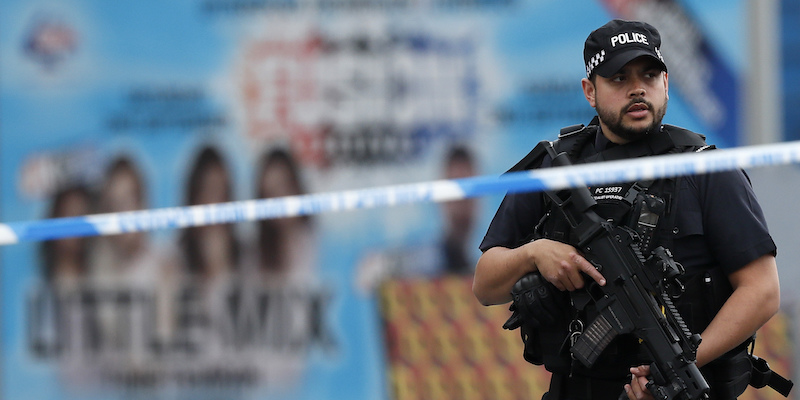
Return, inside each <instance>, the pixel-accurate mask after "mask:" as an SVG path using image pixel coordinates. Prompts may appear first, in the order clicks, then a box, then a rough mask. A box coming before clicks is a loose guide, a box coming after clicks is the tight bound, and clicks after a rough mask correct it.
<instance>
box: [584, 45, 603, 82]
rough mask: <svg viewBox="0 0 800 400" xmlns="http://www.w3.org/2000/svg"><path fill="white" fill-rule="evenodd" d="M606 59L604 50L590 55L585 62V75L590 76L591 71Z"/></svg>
mask: <svg viewBox="0 0 800 400" xmlns="http://www.w3.org/2000/svg"><path fill="white" fill-rule="evenodd" d="M605 59H606V51H605V50H600V52H599V53H597V54H595V55H594V56H592V58H590V59H589V62H588V63H587V64H586V77H587V78H588V77H590V76H592V71H594V69H595V68H596V67H597V66H598V65H600V63H601V62H603V61H604V60H605Z"/></svg>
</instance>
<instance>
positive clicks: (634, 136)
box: [595, 98, 667, 142]
mask: <svg viewBox="0 0 800 400" xmlns="http://www.w3.org/2000/svg"><path fill="white" fill-rule="evenodd" d="M637 103H642V104H644V105H646V106H647V109H648V110H650V111H652V112H653V123H651V124H650V126H647V127H645V128H639V129H636V128H633V127H631V126H629V125H625V124H624V123H623V122H622V120H623V117H624V116H625V114H627V112H628V109H629V108H630V107H631V106H632V105H634V104H637ZM595 110H596V111H597V116H598V117H599V118H600V120H601V121H603V122H604V123H605V124H606V126H607V127H608V129H609V130H611V132H613V133H614V134H616V135H617V136H619V137H621V138H623V139H625V140H626V141H628V142H635V141H637V140H639V139H641V138H643V137H645V136H647V135H648V134H649V133H651V132H658V131H659V130H660V129H661V121H662V120H663V119H664V115H665V114H666V113H667V102H664V106H663V107H661V108H659V109H654V108H653V104H652V103H650V102H649V101H647V100H645V99H642V98H635V99H632V100H631V101H630V102H628V104H627V105H626V106H625V107H623V108H622V110H620V111H619V112H618V113H615V112H613V111H611V110H609V109H604V108H603V107H602V106H601V105H600V103H597V105H596V107H595Z"/></svg>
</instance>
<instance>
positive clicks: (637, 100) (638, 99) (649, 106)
mask: <svg viewBox="0 0 800 400" xmlns="http://www.w3.org/2000/svg"><path fill="white" fill-rule="evenodd" d="M636 104H644V105H645V107H647V109H648V110H650V111H653V104H652V103H650V102H649V101H647V100H645V99H644V98H642V97H635V98H633V99H631V101H629V102H628V104H627V105H626V106H625V107H622V114H623V115H625V113H627V112H628V110H630V109H631V107H633V106H634V105H636Z"/></svg>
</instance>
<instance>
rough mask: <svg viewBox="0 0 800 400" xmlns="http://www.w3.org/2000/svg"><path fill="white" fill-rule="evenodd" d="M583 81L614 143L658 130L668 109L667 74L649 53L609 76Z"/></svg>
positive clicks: (631, 139)
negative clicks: (647, 55) (648, 55)
mask: <svg viewBox="0 0 800 400" xmlns="http://www.w3.org/2000/svg"><path fill="white" fill-rule="evenodd" d="M582 84H583V91H584V95H585V96H586V99H587V100H588V101H589V104H590V105H591V106H592V107H594V108H595V110H596V111H597V115H598V116H599V117H600V126H601V127H602V128H603V133H604V134H605V135H606V137H608V139H609V140H611V141H612V142H614V143H620V144H621V143H627V142H631V141H635V140H638V139H640V138H642V137H643V136H645V135H646V134H647V133H648V132H651V131H656V130H658V128H659V126H660V125H661V120H662V119H663V118H664V114H665V113H666V112H667V100H668V99H669V94H668V92H669V83H668V75H667V73H666V72H664V71H662V70H661V68H660V65H659V64H658V62H656V61H655V60H654V59H652V58H650V57H639V58H636V59H634V60H633V61H631V62H629V63H627V64H625V66H623V67H622V68H621V69H620V70H619V71H618V72H617V73H616V74H614V75H612V76H610V77H608V78H605V77H602V76H597V77H595V79H594V82H592V81H590V80H588V79H583V81H582Z"/></svg>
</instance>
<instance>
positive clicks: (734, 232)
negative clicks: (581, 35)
mask: <svg viewBox="0 0 800 400" xmlns="http://www.w3.org/2000/svg"><path fill="white" fill-rule="evenodd" d="M660 46H661V38H660V35H659V33H658V31H657V30H656V29H655V28H654V27H653V26H651V25H649V24H646V23H642V22H635V21H622V20H613V21H610V22H609V23H607V24H606V25H604V26H602V27H600V28H598V29H597V30H595V31H593V32H592V33H591V34H590V35H589V36H588V38H587V39H586V42H585V48H584V60H585V62H586V78H584V79H582V80H581V86H582V88H583V93H584V96H585V97H586V100H587V101H588V102H589V105H590V106H591V107H593V108H594V109H595V110H596V112H597V117H595V118H594V119H593V120H592V122H590V123H589V126H587V127H585V128H583V129H579V130H578V132H577V133H573V134H569V135H566V136H567V137H564V138H562V139H560V140H561V141H570V142H571V144H570V146H569V149H561V150H563V151H569V155H570V158H571V159H572V161H573V162H574V163H575V162H589V161H586V160H587V159H590V160H594V161H603V160H607V159H610V158H626V157H643V156H649V155H654V154H661V153H669V152H676V151H687V149H689V150H697V149H700V148H701V147H702V146H700V145H696V144H685V143H684V144H681V143H676V142H680V141H681V139H675V138H676V137H679V136H681V135H678V134H676V133H682V134H683V135H684V136H685V135H689V136H692V135H694V136H695V137H700V138H701V139H700V140H701V141H702V137H701V136H699V135H697V134H694V133H692V132H689V131H686V130H682V129H680V128H676V127H672V126H669V125H662V118H663V117H664V114H665V113H666V109H667V101H668V99H669V79H668V77H669V76H668V73H667V66H666V64H665V62H664V59H663V57H662V55H661V52H660ZM669 137H671V138H672V139H674V140H672V142H670V143H671V144H670V145H668V146H661V147H659V146H653V145H649V144H648V145H647V146H642V143H653V142H658V141H663V140H662V139H664V138H669ZM572 138H580V139H572ZM667 141H668V142H669V140H667ZM615 148H616V149H615ZM643 149H644V150H643ZM624 150H629V151H624ZM610 154H614V155H613V157H612V156H610ZM598 155H599V156H598ZM592 157H594V158H592ZM528 164H529V165H524V166H523V167H524V168H539V167H546V166H547V165H548V164H549V158H548V156H544V159H543V160H542V159H534V160H532V161H531V160H528ZM671 185H672V186H670V184H662V185H661V189H658V190H655V191H656V192H658V193H656V194H657V195H659V196H661V197H662V198H665V199H666V200H667V202H666V203H667V206H668V211H667V212H666V213H667V214H670V213H671V214H672V217H670V218H662V220H661V221H662V222H660V224H661V226H660V227H659V230H658V232H661V234H657V235H656V237H655V238H654V240H656V241H658V242H659V243H663V244H668V246H665V247H669V248H670V249H671V251H672V254H673V255H674V258H675V260H676V261H677V262H679V263H681V264H682V265H683V266H684V268H685V269H686V274H685V277H684V278H682V280H684V281H685V286H686V289H685V292H684V294H683V295H682V296H681V298H680V299H679V300H678V302H679V304H678V306H679V310H680V311H681V314H682V315H683V316H684V318H686V319H687V322H688V323H689V326H690V328H691V329H692V330H693V331H694V332H696V333H700V334H701V336H702V342H701V343H700V346H699V348H698V350H697V365H698V367H700V368H701V372H702V373H703V375H704V376H705V377H706V379H707V380H708V382H709V385H710V386H711V393H710V395H711V398H712V399H729V398H735V397H736V396H738V395H739V394H740V393H741V392H742V391H743V390H744V388H745V387H746V385H747V381H748V379H749V362H748V361H747V360H746V359H743V358H742V357H741V355H743V354H744V343H747V341H748V339H749V338H751V337H752V336H753V335H754V333H755V332H756V330H758V329H759V327H761V326H762V325H763V324H764V323H766V322H767V321H768V320H769V319H770V318H771V317H772V316H773V315H774V314H775V313H776V312H777V310H778V307H779V304H780V295H779V283H778V273H777V267H776V263H775V254H776V247H775V243H774V242H773V240H772V238H771V237H770V234H769V232H768V230H767V226H766V223H765V220H764V216H763V213H762V210H761V208H760V206H759V204H758V202H757V200H756V197H755V195H754V193H753V190H752V188H751V186H750V182H749V180H748V178H747V176H746V175H745V173H744V172H743V171H730V172H721V173H715V174H709V175H696V176H686V177H681V178H680V179H676V180H675V181H674V182H673V183H672V184H671ZM655 186H658V185H655ZM623 189H624V188H623ZM601 192H602V191H601ZM594 193H598V192H597V191H595V192H594ZM612 197H613V196H612ZM548 211H549V206H548V203H547V202H546V199H545V196H544V195H543V194H541V193H521V194H509V195H506V197H505V198H504V199H503V202H502V203H501V205H500V207H499V209H498V211H497V214H496V215H495V217H494V219H493V220H492V222H491V224H490V226H489V229H488V231H487V233H486V236H485V237H484V239H483V242H482V243H481V245H480V248H481V250H482V251H483V254H482V256H481V257H480V259H479V260H478V263H477V266H476V270H475V279H474V284H473V292H474V294H475V296H476V297H477V298H478V300H479V301H480V302H481V303H482V304H484V305H494V304H503V303H508V302H509V301H511V294H510V292H511V289H512V287H513V285H514V284H515V283H516V282H517V281H518V280H519V279H520V278H521V277H523V276H524V275H526V274H528V273H530V272H534V271H538V272H539V273H540V274H541V276H542V277H543V278H544V279H546V281H548V282H549V283H551V284H552V285H553V286H554V287H555V288H556V289H557V290H558V291H561V292H564V293H566V292H567V291H575V290H577V289H581V288H583V287H584V286H585V285H587V283H588V282H589V281H588V280H586V281H585V279H591V280H594V281H595V282H597V284H599V285H605V284H606V281H605V279H604V277H603V275H602V274H601V273H600V272H599V271H598V270H597V269H595V268H594V267H593V266H592V265H591V264H590V263H589V262H588V261H587V260H586V259H585V258H584V257H582V256H581V254H580V252H578V251H577V250H576V249H575V248H574V247H572V246H570V245H568V244H566V243H564V242H563V241H559V240H558V239H557V237H556V236H554V235H553V234H552V233H553V232H548V229H550V230H552V229H554V228H552V226H554V225H556V226H557V224H549V225H548V224H547V223H546V222H542V221H543V220H545V221H546V220H547V219H548V218H550V217H552V215H551V214H548ZM664 224H667V225H668V226H663V225H664ZM537 225H539V227H540V228H539V230H540V231H541V232H539V234H538V235H537V234H535V232H534V227H535V226H537ZM543 226H544V227H543ZM532 238H533V240H532ZM584 274H585V275H584ZM584 276H588V278H584ZM554 290H555V289H554ZM565 312H569V311H565ZM543 329H546V327H544V328H543ZM565 334H566V333H565ZM626 340H627V342H626ZM615 342H618V343H614V344H613V345H612V346H610V347H609V348H607V349H606V350H605V351H604V353H608V354H604V355H605V357H603V356H601V359H600V360H598V362H597V363H596V364H595V365H594V366H593V367H592V368H581V366H580V365H578V366H576V365H575V362H572V363H570V362H569V355H568V354H567V355H566V357H567V358H566V362H565V363H564V364H558V363H556V365H555V366H553V365H548V362H545V363H544V364H545V367H547V368H548V370H551V372H553V380H552V382H551V386H550V391H549V393H548V394H545V398H546V399H548V400H552V399H592V400H596V399H616V398H617V397H618V396H619V395H620V394H622V393H624V394H627V396H628V398H630V399H644V398H651V394H650V393H649V391H648V390H647V388H646V387H645V384H646V383H647V381H648V379H647V376H648V374H649V369H648V367H647V361H646V359H644V358H641V357H640V354H639V353H638V351H639V350H638V349H637V343H636V342H632V341H630V339H629V338H628V339H626V338H624V337H622V336H620V337H618V338H617V339H615ZM549 347H550V348H546V349H544V351H545V352H547V351H551V352H552V351H558V349H553V348H552V347H558V346H549ZM562 353H563V352H562ZM557 356H559V357H562V358H564V354H557ZM564 365H567V366H568V367H566V368H565V367H564Z"/></svg>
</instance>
